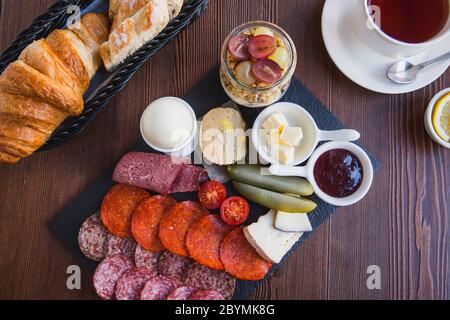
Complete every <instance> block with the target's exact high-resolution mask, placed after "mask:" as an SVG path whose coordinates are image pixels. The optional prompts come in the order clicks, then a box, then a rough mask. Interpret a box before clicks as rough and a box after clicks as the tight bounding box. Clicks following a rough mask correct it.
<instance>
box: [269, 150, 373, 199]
mask: <svg viewBox="0 0 450 320" xmlns="http://www.w3.org/2000/svg"><path fill="white" fill-rule="evenodd" d="M332 149H345V150H348V151H351V152H353V153H354V154H355V155H356V156H357V157H358V159H359V161H360V162H361V166H362V169H363V178H362V182H361V185H360V186H359V188H358V189H357V190H356V191H355V192H354V193H353V194H351V195H350V196H348V197H344V198H336V197H332V196H330V195H328V194H327V193H325V192H323V191H322V190H321V189H320V188H319V186H318V185H317V183H316V179H315V177H314V166H315V165H316V162H317V159H318V158H319V157H320V156H321V155H322V154H324V153H325V152H327V151H329V150H332ZM269 172H270V173H271V174H273V175H276V176H295V177H303V178H306V179H307V180H308V181H309V182H310V183H311V185H312V186H313V189H314V193H315V194H316V195H317V196H318V197H319V198H320V199H322V200H323V201H325V202H327V203H329V204H332V205H335V206H338V207H343V206H349V205H352V204H354V203H356V202H358V201H359V200H361V199H362V198H364V196H365V195H366V194H367V192H368V191H369V189H370V187H371V185H372V181H373V167H372V162H371V161H370V158H369V156H368V155H367V153H366V152H365V151H364V150H363V149H361V148H360V147H358V146H357V145H356V144H353V143H350V142H345V141H332V142H327V143H325V144H323V145H321V146H320V147H319V148H317V150H316V151H314V153H313V154H312V155H311V158H310V159H309V161H308V163H307V164H306V165H305V166H304V167H294V166H283V165H272V166H271V167H270V168H269Z"/></svg>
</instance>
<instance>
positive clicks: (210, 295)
mask: <svg viewBox="0 0 450 320" xmlns="http://www.w3.org/2000/svg"><path fill="white" fill-rule="evenodd" d="M189 300H225V298H224V297H223V296H222V295H221V294H220V293H219V292H217V291H214V290H198V291H195V292H194V293H193V294H191V295H190V296H189Z"/></svg>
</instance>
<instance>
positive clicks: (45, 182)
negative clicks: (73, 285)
mask: <svg viewBox="0 0 450 320" xmlns="http://www.w3.org/2000/svg"><path fill="white" fill-rule="evenodd" d="M53 1H54V0H0V8H1V14H0V50H4V49H5V48H6V47H7V45H8V44H9V43H10V42H11V41H12V40H13V38H14V37H15V35H16V34H17V33H18V32H19V31H21V30H22V29H23V28H24V27H26V26H28V24H29V23H30V22H31V20H32V19H33V18H34V17H35V16H37V15H38V14H40V13H42V12H44V11H45V10H46V8H47V7H48V6H50V5H51V4H52V2H53ZM323 3H324V1H322V0H313V1H311V0H289V1H282V0H278V1H277V0H258V1H254V0H210V5H209V7H208V9H207V10H206V12H205V14H204V15H203V16H202V17H201V19H200V20H198V21H196V22H195V23H194V24H193V25H192V26H190V27H189V28H188V29H187V30H185V31H184V32H182V33H181V34H180V35H179V36H178V37H177V38H176V39H175V40H174V41H173V42H172V43H171V44H170V45H169V46H167V47H166V48H165V49H163V50H162V51H161V52H160V53H158V54H157V55H156V56H154V57H153V58H152V59H151V60H150V61H149V62H148V63H147V64H145V65H144V67H143V68H142V69H141V70H140V71H139V72H138V73H137V74H136V76H135V77H134V78H133V79H132V80H131V81H130V82H129V84H128V86H127V87H126V88H125V89H124V90H123V91H122V92H121V93H120V94H119V95H118V96H117V97H116V98H115V99H114V100H113V102H112V103H110V105H109V106H108V107H107V108H106V109H105V110H103V111H102V112H101V113H100V114H99V115H98V117H97V118H96V119H95V120H94V121H93V122H92V123H91V124H90V125H89V126H88V128H87V129H86V131H84V132H83V133H82V134H81V135H79V136H77V137H76V138H74V139H73V140H71V141H70V142H68V143H66V144H65V145H63V146H61V147H60V148H58V149H56V150H53V151H50V152H43V153H37V154H35V155H33V156H32V157H30V158H28V159H25V160H23V161H21V162H20V163H19V164H17V165H15V166H7V165H0V182H1V186H0V274H1V275H2V279H1V281H0V299H6V298H8V299H92V298H95V293H94V290H93V288H92V285H91V276H92V275H91V274H90V273H88V272H84V273H83V274H82V278H83V281H82V289H81V290H73V291H70V290H68V289H67V287H66V278H67V274H66V268H67V267H68V266H69V265H72V264H77V261H75V259H74V258H73V257H71V255H70V253H69V252H68V251H67V250H66V249H65V248H64V247H63V245H62V243H61V242H60V241H59V240H58V239H57V238H56V237H55V236H54V235H53V234H52V233H51V232H50V231H49V228H48V223H49V221H50V220H51V219H52V217H54V216H55V215H57V214H58V212H59V211H60V210H61V209H62V208H64V206H65V205H66V204H67V203H68V202H69V201H70V200H71V199H73V198H74V197H76V196H77V195H78V194H79V193H80V192H81V191H82V190H83V189H85V188H86V186H87V185H88V184H89V183H90V182H91V181H92V180H93V179H95V178H96V177H97V176H98V175H99V174H100V173H101V172H102V171H103V170H105V169H107V168H108V167H109V166H110V165H111V164H112V163H113V162H114V161H116V160H117V159H118V158H119V157H120V156H121V155H122V154H123V152H124V151H125V150H127V148H128V147H130V146H132V145H133V144H134V142H135V141H136V140H137V139H138V137H139V130H138V129H137V128H138V122H139V118H140V115H141V113H142V111H143V110H144V108H145V107H146V106H147V105H148V104H149V103H150V102H151V101H152V100H154V99H155V98H157V97H160V96H167V95H174V96H182V95H183V94H184V93H186V92H187V91H188V90H189V89H190V88H191V87H192V86H194V85H195V84H196V83H197V82H198V81H199V80H200V79H202V77H203V76H204V75H205V74H206V73H207V72H208V70H209V69H210V68H212V67H213V66H214V65H215V64H217V62H218V61H219V55H220V47H221V44H222V41H223V39H224V38H225V37H226V35H227V34H228V32H229V31H230V30H231V29H232V28H234V27H235V26H237V25H239V24H241V23H243V22H245V21H248V20H256V19H264V20H269V21H273V22H275V23H277V24H280V25H281V26H283V27H284V28H286V29H287V31H288V32H289V33H290V35H291V36H292V38H293V39H294V41H295V43H296V45H297V49H298V53H299V56H298V68H297V72H296V75H297V76H298V77H299V78H300V79H301V80H302V81H303V83H304V84H305V85H306V86H307V87H308V88H310V89H311V90H312V91H313V92H314V94H315V95H316V96H317V97H318V98H319V99H320V100H321V101H322V102H323V103H324V104H325V105H327V106H328V107H329V109H330V110H331V111H332V112H333V113H334V114H335V115H336V116H337V117H338V118H339V119H341V120H342V122H343V123H344V124H345V125H346V126H347V127H351V128H355V129H357V130H359V131H360V132H361V133H362V138H361V142H362V143H363V144H364V145H366V146H367V147H368V148H369V149H370V150H371V151H372V152H373V153H374V154H375V155H376V157H377V158H378V159H379V160H380V162H381V168H380V170H378V171H377V172H376V175H375V181H374V185H373V188H372V189H371V191H370V193H369V195H368V196H367V197H366V198H365V199H364V200H363V201H361V202H360V203H358V204H356V205H354V206H352V207H349V208H341V209H339V210H337V212H336V213H335V214H334V215H333V216H332V217H331V219H329V220H328V221H327V222H326V223H325V224H324V225H322V226H321V227H320V228H319V229H318V230H317V232H316V233H315V234H314V235H313V236H312V237H311V238H310V239H309V240H308V241H307V242H306V243H305V245H303V246H302V247H301V248H300V249H299V250H298V251H297V252H296V253H295V254H293V255H292V256H291V257H290V259H289V260H288V262H287V263H286V264H284V265H283V266H282V267H281V268H280V270H279V271H277V272H276V273H275V274H274V275H273V276H272V278H271V279H270V280H269V281H267V282H266V283H265V284H264V285H262V286H260V287H259V289H258V290H257V291H256V292H255V294H254V295H253V297H252V298H254V299H433V298H435V299H448V298H450V285H449V284H450V255H449V250H450V232H449V231H448V228H449V225H450V217H449V212H448V208H450V193H449V190H450V188H449V187H446V186H450V171H449V163H450V152H449V150H446V149H444V148H443V147H440V146H438V145H437V144H436V143H433V142H432V140H431V139H430V138H429V137H428V135H427V134H426V132H425V130H424V126H423V113H424V110H425V107H426V105H427V104H428V102H429V100H430V99H431V97H432V96H433V95H434V94H435V93H436V92H438V91H439V90H441V89H443V88H445V87H449V86H450V72H449V71H447V72H446V73H445V74H444V76H442V77H441V78H440V79H439V80H437V81H436V82H434V83H433V84H431V85H429V86H428V87H426V88H424V89H422V90H419V91H417V92H414V93H410V94H405V95H396V96H388V95H382V94H377V93H373V92H370V91H367V90H365V89H363V88H361V87H359V86H357V85H356V84H354V83H352V82H351V81H350V80H349V79H347V78H346V77H345V76H344V75H343V74H342V73H341V72H340V71H339V70H338V69H337V68H336V67H335V66H334V64H333V63H332V61H331V60H330V58H329V56H328V54H327V52H326V50H325V47H324V44H323V41H322V36H321V30H320V20H321V12H322V8H323ZM370 265H378V266H379V267H380V268H381V289H380V290H368V289H367V287H366V280H367V277H368V274H367V273H366V270H367V268H368V266H370Z"/></svg>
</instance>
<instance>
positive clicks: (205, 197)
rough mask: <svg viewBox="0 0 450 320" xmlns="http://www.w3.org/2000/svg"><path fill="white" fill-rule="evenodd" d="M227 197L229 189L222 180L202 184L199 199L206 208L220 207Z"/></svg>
mask: <svg viewBox="0 0 450 320" xmlns="http://www.w3.org/2000/svg"><path fill="white" fill-rule="evenodd" d="M226 198H227V189H225V187H224V185H223V184H221V183H220V182H217V181H214V180H211V181H208V182H205V183H204V184H202V185H201V187H200V190H199V191H198V199H199V200H200V203H201V204H202V206H204V207H205V208H206V209H211V210H212V209H217V208H220V206H221V204H222V203H223V202H224V201H225V199H226Z"/></svg>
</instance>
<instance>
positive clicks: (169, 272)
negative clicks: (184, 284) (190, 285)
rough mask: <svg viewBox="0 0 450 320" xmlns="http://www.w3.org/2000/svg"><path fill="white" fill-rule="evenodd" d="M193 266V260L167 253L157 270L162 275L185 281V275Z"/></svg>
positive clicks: (162, 256) (160, 259) (161, 259)
mask: <svg viewBox="0 0 450 320" xmlns="http://www.w3.org/2000/svg"><path fill="white" fill-rule="evenodd" d="M191 264H192V260H191V259H189V258H187V257H181V256H177V255H175V254H173V253H171V252H170V251H166V252H164V253H163V254H162V255H161V258H159V261H158V264H157V266H156V268H157V271H158V274H160V275H163V276H166V277H168V278H173V279H177V280H179V281H183V278H184V275H185V273H186V271H187V270H188V268H189V266H190V265H191Z"/></svg>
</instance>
